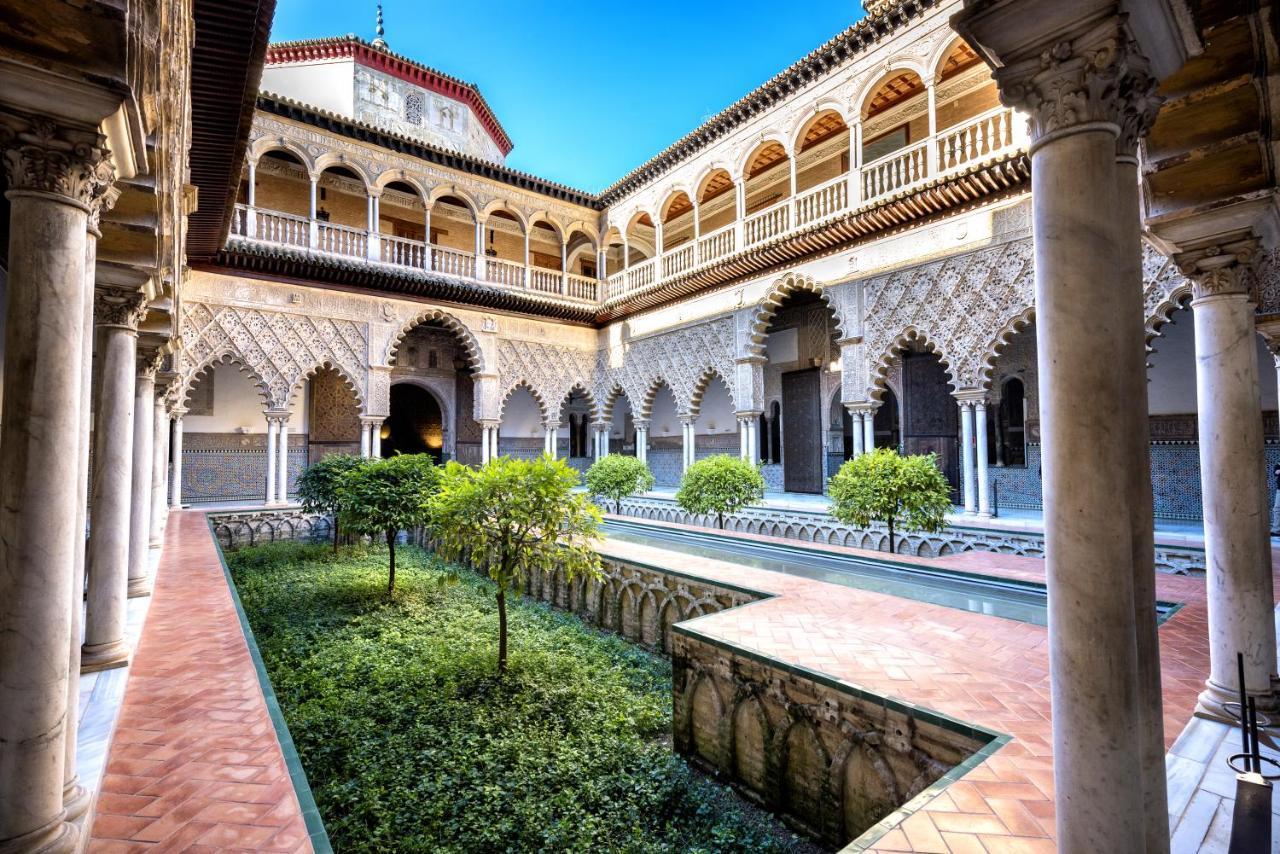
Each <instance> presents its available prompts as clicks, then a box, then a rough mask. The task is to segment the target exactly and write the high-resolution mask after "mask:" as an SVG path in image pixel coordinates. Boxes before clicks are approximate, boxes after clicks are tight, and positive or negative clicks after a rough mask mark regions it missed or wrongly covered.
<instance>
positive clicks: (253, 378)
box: [174, 347, 287, 412]
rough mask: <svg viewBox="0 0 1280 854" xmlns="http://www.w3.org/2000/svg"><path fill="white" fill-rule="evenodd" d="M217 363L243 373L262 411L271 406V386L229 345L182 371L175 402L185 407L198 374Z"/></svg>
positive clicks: (212, 367)
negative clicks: (260, 404)
mask: <svg viewBox="0 0 1280 854" xmlns="http://www.w3.org/2000/svg"><path fill="white" fill-rule="evenodd" d="M218 365H232V366H234V367H235V368H236V370H238V371H239V372H240V373H242V374H245V375H246V376H247V378H248V379H249V381H250V382H251V383H252V384H253V387H254V390H256V391H257V392H258V397H259V398H261V401H262V409H263V411H264V412H265V411H266V410H268V409H270V408H271V407H272V405H273V404H274V401H272V399H271V386H270V385H268V383H267V381H266V380H264V379H263V378H262V375H261V374H259V373H258V372H257V371H255V370H254V369H253V368H251V367H249V365H248V364H247V363H246V362H245V361H244V360H243V359H242V358H241V357H240V356H239V354H237V353H236V352H235V351H234V350H232V349H230V348H229V347H223V348H221V349H218V350H215V351H213V352H212V353H210V354H209V355H208V356H206V357H205V358H203V359H201V360H200V361H199V362H197V363H196V364H195V365H193V366H192V367H191V368H190V369H188V370H187V371H186V372H185V373H184V375H183V379H182V382H181V383H180V384H179V385H178V391H177V393H176V394H175V395H174V401H175V403H176V404H177V405H178V406H179V407H181V408H183V409H185V408H186V406H187V399H188V398H190V397H191V391H192V389H193V388H194V387H195V384H196V381H197V380H198V379H199V378H200V375H201V374H203V373H204V372H205V371H212V370H213V369H214V368H215V367H216V366H218ZM286 399H287V398H286Z"/></svg>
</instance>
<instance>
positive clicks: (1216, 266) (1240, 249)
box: [1174, 237, 1258, 299]
mask: <svg viewBox="0 0 1280 854" xmlns="http://www.w3.org/2000/svg"><path fill="white" fill-rule="evenodd" d="M1257 250H1258V240H1257V239H1256V238H1253V237H1247V238H1244V239H1242V240H1236V241H1233V242H1231V243H1223V244H1214V245H1211V246H1206V247H1204V248H1201V249H1195V250H1191V251H1187V252H1181V253H1179V254H1178V255H1176V256H1174V260H1175V261H1176V262H1177V265H1178V271H1179V272H1180V273H1182V275H1184V276H1186V277H1187V279H1188V280H1190V282H1191V295H1192V298H1193V299H1204V298H1205V297H1212V296H1223V295H1227V294H1242V295H1245V296H1248V297H1249V298H1250V299H1254V298H1255V297H1254V284H1255V277H1254V275H1253V270H1252V267H1251V263H1252V261H1253V259H1254V257H1255V255H1256V254H1257Z"/></svg>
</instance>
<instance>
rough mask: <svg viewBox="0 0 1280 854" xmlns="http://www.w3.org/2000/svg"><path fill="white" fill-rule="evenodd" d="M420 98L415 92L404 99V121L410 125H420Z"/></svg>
mask: <svg viewBox="0 0 1280 854" xmlns="http://www.w3.org/2000/svg"><path fill="white" fill-rule="evenodd" d="M422 113H423V107H422V96H421V95H419V94H418V93H417V92H413V93H410V94H409V95H408V96H406V97H405V99H404V120H405V121H406V122H409V123H410V124H415V125H420V124H422Z"/></svg>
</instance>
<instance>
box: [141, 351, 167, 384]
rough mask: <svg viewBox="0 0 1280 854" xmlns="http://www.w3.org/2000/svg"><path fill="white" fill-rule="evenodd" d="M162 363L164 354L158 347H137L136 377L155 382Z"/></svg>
mask: <svg viewBox="0 0 1280 854" xmlns="http://www.w3.org/2000/svg"><path fill="white" fill-rule="evenodd" d="M163 365H164V355H163V354H162V353H161V352H160V349H159V348H142V347H139V348H138V379H140V380H149V381H151V382H155V380H156V374H157V373H158V372H159V371H160V368H161V366H163Z"/></svg>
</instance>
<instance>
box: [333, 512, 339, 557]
mask: <svg viewBox="0 0 1280 854" xmlns="http://www.w3.org/2000/svg"><path fill="white" fill-rule="evenodd" d="M333 553H334V554H335V555H336V554H337V553H338V516H337V514H334V517H333Z"/></svg>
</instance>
